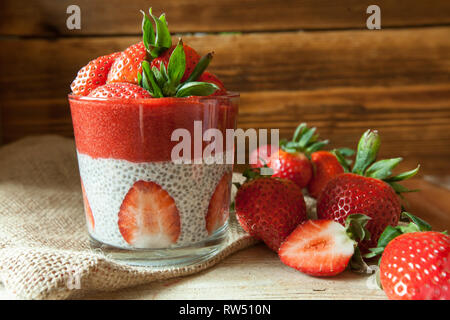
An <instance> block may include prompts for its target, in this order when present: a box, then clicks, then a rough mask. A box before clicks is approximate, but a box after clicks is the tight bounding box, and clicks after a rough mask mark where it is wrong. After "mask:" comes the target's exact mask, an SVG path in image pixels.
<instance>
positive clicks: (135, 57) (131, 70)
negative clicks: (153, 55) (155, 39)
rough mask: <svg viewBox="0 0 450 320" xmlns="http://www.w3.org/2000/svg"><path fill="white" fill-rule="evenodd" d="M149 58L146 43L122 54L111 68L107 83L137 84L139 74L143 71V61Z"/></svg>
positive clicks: (134, 45) (139, 44) (137, 44)
mask: <svg viewBox="0 0 450 320" xmlns="http://www.w3.org/2000/svg"><path fill="white" fill-rule="evenodd" d="M146 57H147V51H146V49H145V46H144V43H143V42H139V43H136V44H133V45H132V46H130V47H128V48H127V49H125V51H123V52H121V53H120V55H119V56H118V57H117V58H116V60H115V61H114V63H113V64H112V66H111V70H110V71H109V73H108V79H107V83H114V82H129V83H134V84H137V82H138V78H137V75H138V73H139V72H140V71H141V70H142V61H144V60H145V58H146Z"/></svg>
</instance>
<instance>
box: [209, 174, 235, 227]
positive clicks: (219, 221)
mask: <svg viewBox="0 0 450 320" xmlns="http://www.w3.org/2000/svg"><path fill="white" fill-rule="evenodd" d="M230 181H231V173H226V174H224V175H223V177H222V179H220V181H219V183H218V184H217V187H216V189H215V191H214V193H213V195H212V197H211V200H210V202H209V206H208V212H207V213H206V216H205V220H206V230H207V231H208V234H209V235H211V234H212V233H213V232H214V231H215V230H217V229H219V228H220V227H221V226H223V225H224V223H225V222H226V221H227V219H228V208H229V205H230Z"/></svg>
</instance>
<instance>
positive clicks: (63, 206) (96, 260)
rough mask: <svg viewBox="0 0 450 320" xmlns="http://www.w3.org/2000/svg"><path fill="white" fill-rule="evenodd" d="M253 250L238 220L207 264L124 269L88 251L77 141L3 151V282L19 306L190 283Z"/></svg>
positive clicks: (52, 139)
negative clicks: (181, 280)
mask: <svg viewBox="0 0 450 320" xmlns="http://www.w3.org/2000/svg"><path fill="white" fill-rule="evenodd" d="M239 179H242V176H240V175H238V174H235V175H234V176H233V180H239ZM254 243H256V240H254V239H252V238H251V237H249V236H248V235H247V234H246V233H245V232H244V231H243V230H242V229H241V228H240V226H239V224H238V223H237V222H236V219H235V218H234V217H233V216H232V217H231V223H230V235H229V239H228V242H227V244H226V246H225V247H224V249H223V250H222V251H221V252H220V253H219V254H218V255H216V256H215V257H213V258H211V259H210V260H208V261H206V262H204V263H201V264H195V265H191V266H188V267H165V268H145V267H133V266H125V265H122V264H118V263H116V262H114V261H113V260H111V259H110V258H108V257H107V256H105V255H104V254H102V253H101V252H98V251H94V250H92V249H91V248H90V247H89V240H88V235H87V231H86V224H85V216H84V213H83V200H82V195H81V187H80V178H79V174H78V166H77V160H76V154H75V146H74V141H73V140H72V139H68V138H62V137H58V136H41V137H29V138H25V139H23V140H20V141H18V142H15V143H12V144H9V145H6V146H4V147H2V148H1V149H0V276H1V279H0V280H1V282H2V283H3V285H4V286H5V288H6V289H7V290H8V291H10V292H11V293H13V294H14V295H15V296H16V297H18V298H21V299H66V298H77V297H81V296H82V295H83V294H85V293H86V292H88V291H99V290H104V291H107V290H117V289H120V288H124V287H129V286H135V285H139V284H144V283H149V282H152V281H155V280H162V279H168V278H173V277H178V276H185V275H189V274H193V273H196V272H199V271H201V270H204V269H206V268H209V267H211V266H213V265H215V264H216V263H218V262H219V261H221V260H223V259H224V258H225V257H227V256H228V255H230V254H231V253H233V252H236V251H238V250H240V249H243V248H246V247H249V246H251V245H253V244H254ZM74 273H76V277H77V278H76V281H78V282H75V281H74ZM74 284H75V285H74Z"/></svg>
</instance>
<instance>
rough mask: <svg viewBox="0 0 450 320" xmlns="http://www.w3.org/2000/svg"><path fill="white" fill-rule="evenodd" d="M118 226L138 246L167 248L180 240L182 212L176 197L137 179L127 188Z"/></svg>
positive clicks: (125, 237) (127, 238)
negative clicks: (175, 199)
mask: <svg viewBox="0 0 450 320" xmlns="http://www.w3.org/2000/svg"><path fill="white" fill-rule="evenodd" d="M118 224H119V229H120V233H121V234H122V236H123V238H124V239H125V241H126V242H127V243H128V244H130V245H133V246H134V247H136V248H164V247H168V246H170V245H171V244H174V243H176V242H177V240H178V237H179V235H180V215H179V212H178V209H177V206H176V205H175V201H174V200H173V198H172V197H171V196H170V195H169V194H168V193H167V191H165V190H164V189H163V188H161V186H159V185H158V184H156V183H154V182H150V181H137V182H136V183H135V184H134V185H133V187H132V188H131V189H130V191H128V193H127V195H126V196H125V199H124V200H123V202H122V205H121V207H120V212H119V221H118Z"/></svg>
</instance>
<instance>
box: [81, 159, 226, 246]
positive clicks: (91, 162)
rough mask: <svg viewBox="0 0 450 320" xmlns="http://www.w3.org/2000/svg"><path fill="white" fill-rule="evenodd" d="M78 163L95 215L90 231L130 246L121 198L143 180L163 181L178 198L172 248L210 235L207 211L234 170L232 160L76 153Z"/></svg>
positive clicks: (103, 239) (107, 240)
mask: <svg viewBox="0 0 450 320" xmlns="http://www.w3.org/2000/svg"><path fill="white" fill-rule="evenodd" d="M78 164H79V169H80V176H81V180H82V181H83V185H84V189H85V192H86V197H87V200H88V202H89V205H90V208H91V210H92V214H93V216H94V221H95V228H94V230H89V232H90V233H91V235H92V236H93V237H94V238H95V239H96V240H98V241H101V242H103V243H106V244H109V245H111V246H115V247H119V248H124V249H130V248H132V246H130V245H129V244H128V243H127V242H126V241H125V240H124V238H123V237H122V234H121V233H120V230H119V226H118V214H119V211H120V207H121V205H122V202H123V200H124V198H125V196H126V194H127V193H128V191H129V190H130V188H131V187H132V186H133V184H134V183H135V182H137V181H139V180H143V181H152V182H154V183H157V184H159V185H160V186H161V187H162V188H163V189H164V190H165V191H167V192H168V193H169V195H170V196H171V197H172V198H173V199H174V201H175V204H176V206H177V208H178V211H179V214H180V225H181V231H180V235H179V237H178V240H177V242H176V243H175V244H174V245H172V246H171V247H177V246H186V245H191V244H195V243H197V242H200V241H203V240H205V239H207V238H208V232H207V230H206V222H205V215H206V213H207V210H208V206H209V202H210V199H211V196H212V195H213V193H214V190H215V188H216V186H217V184H218V183H219V181H220V179H221V178H222V176H223V175H224V174H225V173H230V174H231V172H232V170H233V166H232V165H230V164H217V163H214V164H205V163H203V164H175V163H173V162H171V161H168V162H141V163H135V162H130V161H126V160H117V159H105V158H92V157H90V156H89V155H86V154H82V153H78Z"/></svg>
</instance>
